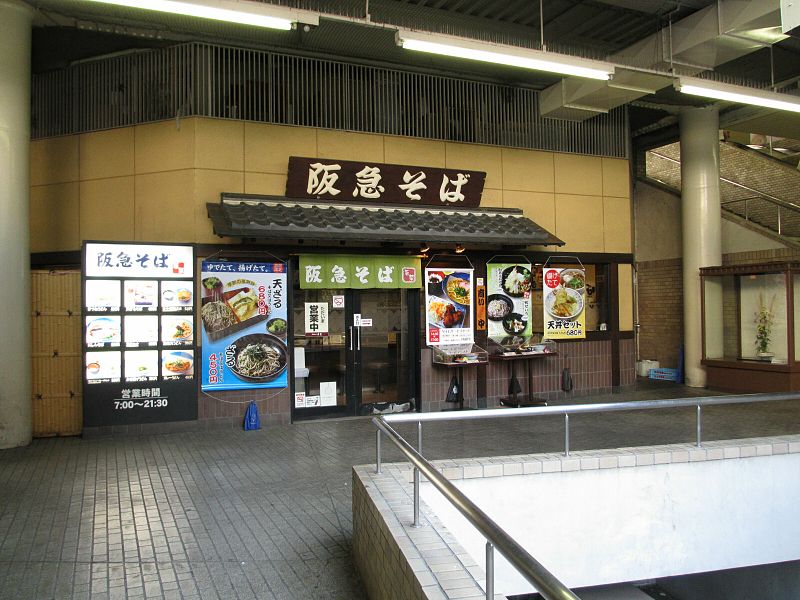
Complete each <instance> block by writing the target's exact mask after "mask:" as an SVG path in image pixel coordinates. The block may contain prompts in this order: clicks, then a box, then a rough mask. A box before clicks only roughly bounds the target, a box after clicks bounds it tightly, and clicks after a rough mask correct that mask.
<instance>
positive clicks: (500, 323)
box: [486, 263, 533, 338]
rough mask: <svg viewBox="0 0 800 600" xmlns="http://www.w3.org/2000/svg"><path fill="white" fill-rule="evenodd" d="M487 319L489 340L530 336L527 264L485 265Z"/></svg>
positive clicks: (529, 280)
mask: <svg viewBox="0 0 800 600" xmlns="http://www.w3.org/2000/svg"><path fill="white" fill-rule="evenodd" d="M486 275H487V282H486V291H487V292H488V296H487V297H486V316H487V318H488V319H489V337H493V338H501V337H505V336H509V335H510V336H530V335H531V329H532V324H531V294H532V290H533V279H532V276H531V264H530V263H487V265H486Z"/></svg>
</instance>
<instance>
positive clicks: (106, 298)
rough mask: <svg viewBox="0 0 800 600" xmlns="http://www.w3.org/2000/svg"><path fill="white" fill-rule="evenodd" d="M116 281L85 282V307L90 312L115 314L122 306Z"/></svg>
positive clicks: (91, 280)
mask: <svg viewBox="0 0 800 600" xmlns="http://www.w3.org/2000/svg"><path fill="white" fill-rule="evenodd" d="M120 298H121V296H120V285H119V280H118V279H111V280H108V279H90V280H87V281H86V307H87V309H88V310H91V311H92V312H116V311H118V310H119V309H120V306H122V302H121V301H120Z"/></svg>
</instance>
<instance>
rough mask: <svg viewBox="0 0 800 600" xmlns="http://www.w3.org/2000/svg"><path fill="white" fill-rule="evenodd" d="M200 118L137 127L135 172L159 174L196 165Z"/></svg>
mask: <svg viewBox="0 0 800 600" xmlns="http://www.w3.org/2000/svg"><path fill="white" fill-rule="evenodd" d="M196 121H197V119H181V120H180V121H178V120H170V121H159V122H158V123H148V124H147V125H137V126H136V127H135V128H134V129H135V132H134V135H135V136H136V139H135V144H136V146H135V147H136V173H137V174H139V173H159V172H162V171H176V170H178V169H189V168H191V167H193V166H194V128H195V122H196Z"/></svg>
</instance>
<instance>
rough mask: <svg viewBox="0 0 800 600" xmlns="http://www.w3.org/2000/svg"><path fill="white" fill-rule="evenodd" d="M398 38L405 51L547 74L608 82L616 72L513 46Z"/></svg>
mask: <svg viewBox="0 0 800 600" xmlns="http://www.w3.org/2000/svg"><path fill="white" fill-rule="evenodd" d="M397 39H398V44H400V45H401V46H402V47H403V48H405V49H406V50H417V51H419V52H428V53H431V54H441V55H443V56H452V57H455V58H466V59H467V60H478V61H481V62H488V63H494V64H499V65H509V66H511V67H521V68H523V69H531V70H533V71H548V72H550V73H559V74H561V75H574V76H575V77H585V78H588V79H600V80H607V79H609V78H610V77H611V75H613V73H614V65H612V64H610V63H605V62H601V61H597V60H589V59H586V58H577V57H572V56H567V55H565V54H554V53H552V52H543V51H541V50H529V49H527V48H516V47H514V46H501V45H499V44H492V43H489V42H479V41H476V40H468V39H464V38H458V37H453V36H448V35H440V34H428V33H421V32H419V31H414V32H411V31H402V30H401V31H398V32H397Z"/></svg>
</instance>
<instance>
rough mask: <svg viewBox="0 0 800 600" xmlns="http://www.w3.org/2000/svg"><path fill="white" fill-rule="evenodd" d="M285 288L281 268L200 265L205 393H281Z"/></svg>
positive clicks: (223, 263) (242, 264) (286, 356)
mask: <svg viewBox="0 0 800 600" xmlns="http://www.w3.org/2000/svg"><path fill="white" fill-rule="evenodd" d="M286 283H287V282H286V265H284V264H283V263H253V262H228V261H203V265H202V274H201V289H202V293H203V298H202V300H201V310H200V317H201V322H202V325H203V332H202V334H203V369H202V370H203V377H202V388H203V390H204V391H206V390H247V389H255V388H282V387H286V385H287V375H286V369H287V364H288V360H289V351H288V349H287V347H286V336H287V331H288V321H287V311H286V300H287V291H286Z"/></svg>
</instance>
